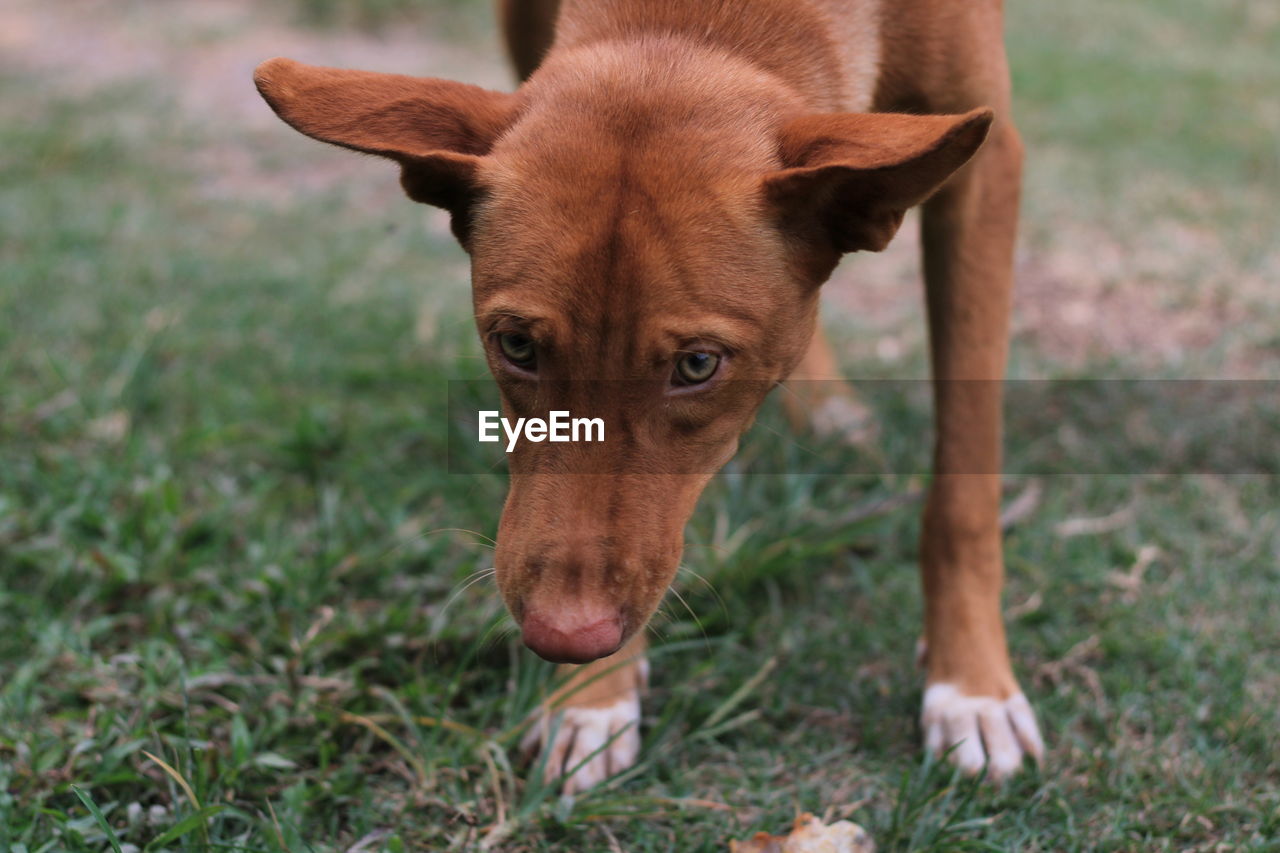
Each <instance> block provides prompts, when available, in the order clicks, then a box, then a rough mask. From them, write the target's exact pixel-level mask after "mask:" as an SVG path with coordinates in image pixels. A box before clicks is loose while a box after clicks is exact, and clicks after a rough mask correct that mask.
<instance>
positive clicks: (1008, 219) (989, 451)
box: [921, 118, 1043, 778]
mask: <svg viewBox="0 0 1280 853" xmlns="http://www.w3.org/2000/svg"><path fill="white" fill-rule="evenodd" d="M1021 159H1022V149H1021V143H1020V142H1019V139H1018V135H1017V131H1016V130H1015V129H1014V127H1013V126H1012V125H1011V124H1010V123H1009V122H1008V119H1007V118H1002V119H1001V120H999V121H998V122H997V124H995V125H994V126H993V128H992V131H991V134H990V136H989V137H988V139H987V143H986V145H985V146H984V147H983V149H982V150H981V151H980V152H979V154H978V155H977V156H976V157H975V158H974V160H973V161H972V162H971V163H970V164H969V165H968V166H967V167H966V168H965V169H964V170H963V171H961V172H959V173H957V174H956V175H955V176H954V178H953V179H952V180H951V181H950V183H949V184H947V185H946V186H945V187H944V188H943V189H942V191H940V192H939V193H938V194H937V195H936V196H935V197H934V198H933V199H931V200H930V201H929V202H928V203H927V204H926V206H925V208H924V215H923V220H922V233H923V238H924V250H925V280H926V285H927V295H928V309H929V327H930V338H931V345H932V359H933V374H934V391H935V394H934V401H935V408H936V413H935V415H936V419H937V444H936V447H935V453H934V480H933V484H932V487H931V489H930V493H929V498H928V503H927V505H926V508H925V517H924V528H923V541H922V545H921V550H922V556H921V559H922V569H923V581H924V595H925V644H926V645H925V648H926V652H925V660H926V665H927V669H928V680H927V688H926V691H925V697H924V713H923V718H922V719H923V727H924V736H925V746H926V748H927V749H929V750H930V751H932V752H934V753H940V752H942V751H945V750H946V749H948V748H950V747H953V746H954V747H955V751H954V752H953V753H952V758H953V760H955V761H956V762H957V763H958V764H959V765H960V766H961V767H962V768H964V769H965V770H966V771H968V772H977V771H979V770H980V769H981V768H982V767H983V765H984V764H985V765H986V766H987V772H988V774H989V776H991V777H994V778H1002V777H1004V776H1007V775H1009V774H1010V773H1012V772H1014V771H1015V770H1017V768H1018V767H1019V766H1020V765H1021V764H1022V759H1023V756H1024V755H1027V754H1029V755H1031V756H1033V757H1034V758H1036V759H1037V760H1039V759H1040V758H1041V755H1042V753H1043V745H1042V743H1041V739H1040V734H1039V731H1038V729H1037V727H1036V721H1035V715H1034V713H1033V712H1032V710H1031V707H1030V705H1029V704H1028V703H1027V700H1026V699H1025V697H1024V696H1023V695H1022V692H1021V691H1020V690H1019V688H1018V683H1017V681H1016V680H1015V679H1014V675H1013V669H1012V667H1011V665H1010V662H1009V652H1008V648H1007V646H1006V643H1005V632H1004V623H1003V619H1002V615H1001V601H1000V593H1001V586H1002V585H1003V581H1004V562H1003V556H1002V550H1001V537H1000V526H999V515H1000V431H1001V429H1000V421H1001V412H1000V407H1001V387H1000V381H1001V379H1002V377H1003V374H1004V369H1005V362H1006V356H1007V348H1008V344H1007V337H1008V327H1009V309H1010V296H1011V290H1012V278H1013V273H1012V265H1013V244H1014V235H1015V231H1016V223H1017V215H1018V195H1019V182H1020V175H1021Z"/></svg>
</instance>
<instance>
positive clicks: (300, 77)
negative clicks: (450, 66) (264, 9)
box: [253, 58, 515, 246]
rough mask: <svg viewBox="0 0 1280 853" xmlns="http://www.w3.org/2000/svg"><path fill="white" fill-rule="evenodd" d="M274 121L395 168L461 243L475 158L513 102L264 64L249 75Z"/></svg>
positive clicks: (448, 87) (466, 90)
mask: <svg viewBox="0 0 1280 853" xmlns="http://www.w3.org/2000/svg"><path fill="white" fill-rule="evenodd" d="M253 80H254V83H256V84H257V86H258V91H259V92H260V93H261V94H262V97H263V98H265V99H266V101H267V103H268V104H270V105H271V108H272V109H273V110H275V112H276V115H278V116H280V118H282V119H284V121H285V122H286V123H287V124H289V125H290V126H291V127H293V128H294V129H295V130H297V131H300V132H301V133H305V134H306V135H307V136H310V137H312V138H313V139H319V140H321V141H322V142H329V143H332V144H334V145H341V146H343V147H344V148H351V149H354V150H356V151H363V152H365V153H367V154H377V155H379V156H382V157H388V158H390V159H392V160H395V161H396V162H397V163H399V164H400V169H401V174H400V183H401V185H402V186H403V187H404V190H405V192H406V193H408V195H409V197H410V198H412V199H413V200H414V201H421V202H425V203H426V204H432V205H435V206H436V207H443V208H445V209H446V210H448V211H449V212H450V213H451V214H452V215H453V232H454V234H456V235H457V237H458V239H459V241H461V242H462V244H463V246H466V245H467V237H468V234H469V230H470V220H471V208H472V206H473V204H474V203H475V201H476V198H477V197H478V196H479V194H480V193H481V192H482V190H483V187H482V186H481V178H480V172H481V168H480V167H481V158H482V157H483V156H484V155H485V154H487V153H488V152H489V149H490V148H492V146H493V143H494V140H496V139H497V138H498V136H499V135H501V134H502V132H503V131H504V130H505V129H506V128H507V126H508V125H509V124H510V123H511V121H512V119H513V117H514V113H515V96H514V95H510V94H505V93H502V92H492V91H489V90H488V89H481V88H480V87H478V86H469V85H467V84H465V83H455V82H453V81H450V80H438V79H435V78H429V77H406V76H403V75H400V74H380V73H376V72H372V71H347V70H344V69H339V68H320V67H317V66H314V65H304V64H302V63H301V62H294V61H293V60H292V59H283V58H279V59H270V60H267V61H266V62H264V63H262V64H261V65H259V66H258V68H257V70H256V71H254V74H253Z"/></svg>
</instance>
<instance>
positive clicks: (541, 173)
mask: <svg viewBox="0 0 1280 853" xmlns="http://www.w3.org/2000/svg"><path fill="white" fill-rule="evenodd" d="M557 7H558V3H557V2H556V0H507V2H505V3H504V4H503V13H504V22H505V25H506V32H507V35H508V39H509V42H510V45H511V50H512V54H513V56H514V58H515V60H516V63H517V67H518V70H519V71H520V73H521V75H522V77H527V80H525V82H524V83H523V84H522V85H521V86H520V87H519V89H518V91H516V92H515V93H514V94H506V93H500V92H492V91H486V90H483V89H479V88H476V87H474V86H468V85H464V84H461V83H454V82H449V81H446V80H436V79H418V78H412V77H402V76H397V75H391V74H377V73H369V72H359V71H341V70H335V69H328V68H315V67H309V66H305V65H301V64H299V63H296V62H292V61H290V60H286V59H274V60H271V61H269V62H266V63H264V64H263V65H262V66H261V67H259V69H258V71H257V74H256V81H257V84H258V88H259V90H260V91H261V92H262V95H263V97H265V98H266V99H267V101H268V102H269V103H270V104H271V106H272V108H273V109H275V111H276V112H277V113H278V114H279V115H280V117H281V118H283V119H284V120H285V121H286V122H288V123H289V124H290V125H292V126H293V127H294V128H296V129H298V130H299V131H301V132H303V133H305V134H307V135H309V136H312V137H315V138H316V139H320V140H323V141H325V142H330V143H334V144H337V145H342V146H345V147H348V148H353V149H355V150H357V151H364V152H368V153H372V154H379V155H382V156H384V157H389V158H391V159H393V160H395V161H397V162H398V163H399V164H400V166H401V170H402V174H401V181H402V183H403V185H404V188H405V191H406V192H407V193H408V195H409V196H410V197H411V198H413V199H415V200H417V201H422V202H426V203H428V204H434V205H438V206H440V207H444V208H446V209H447V210H449V211H450V212H451V214H452V222H453V229H454V232H455V234H456V235H457V237H458V239H459V240H460V241H461V242H462V245H463V246H464V247H465V248H466V249H467V251H468V252H469V253H470V254H471V259H472V274H473V284H474V297H475V301H474V306H475V315H476V321H477V324H478V326H479V330H480V334H481V337H482V339H483V342H484V347H485V352H486V354H487V357H488V360H489V365H490V368H491V370H492V372H493V374H494V376H495V377H496V379H497V381H498V384H499V386H500V388H501V390H502V395H503V404H504V407H505V409H506V411H507V413H508V414H509V415H513V416H523V415H527V414H531V413H533V411H534V410H535V403H536V404H537V405H544V404H545V403H546V402H547V400H548V399H551V400H552V402H553V405H552V406H551V407H552V408H559V409H569V410H571V409H573V408H574V404H575V403H580V402H581V400H579V399H575V398H574V393H575V392H574V391H573V390H572V388H571V386H572V384H573V383H566V382H562V381H558V380H565V379H590V380H600V379H604V380H627V382H624V383H618V387H619V388H622V387H624V386H625V388H627V389H629V390H627V391H626V392H623V391H619V392H618V393H617V394H615V395H613V396H610V394H609V393H596V394H594V396H593V399H592V401H591V402H592V406H593V408H594V409H596V410H597V411H600V410H604V411H606V412H607V413H608V416H609V422H610V424H611V425H613V426H612V427H611V428H614V429H619V430H621V435H620V436H616V435H615V436H614V437H613V438H612V439H611V441H610V442H609V443H608V444H607V445H602V446H601V447H600V448H596V449H592V448H587V447H583V446H575V449H574V450H573V451H572V452H573V453H575V454H577V455H578V456H577V457H576V458H578V459H579V460H583V459H585V460H586V461H588V462H590V463H591V470H592V471H593V473H579V474H575V475H573V476H565V475H564V474H563V473H560V472H563V471H564V470H565V467H564V464H563V459H562V456H563V454H564V453H567V452H569V451H566V450H563V449H562V448H563V447H564V446H563V445H559V446H556V445H550V444H530V443H527V442H526V443H524V444H523V445H521V446H520V447H519V448H517V450H516V452H515V453H514V454H513V455H512V456H511V472H512V474H511V490H510V494H509V496H508V498H507V503H506V507H505V509H504V511H503V516H502V522H501V525H500V527H499V532H498V547H497V552H496V556H495V559H496V568H497V581H498V586H499V589H500V590H501V592H502V595H503V597H504V599H505V601H506V603H507V606H508V608H509V609H510V611H511V614H512V616H513V617H514V618H515V620H516V621H517V622H518V623H519V625H520V627H521V631H522V633H523V637H524V641H525V643H526V645H528V646H529V647H530V648H531V649H533V650H534V651H535V652H537V653H538V654H540V655H542V656H543V657H546V658H548V659H551V660H555V661H559V662H562V663H570V664H587V665H586V666H582V667H580V668H579V669H577V670H576V671H575V672H574V674H573V676H572V680H571V685H570V688H569V689H566V690H562V691H561V692H560V693H559V694H558V695H557V696H555V697H553V699H552V700H551V701H550V702H549V703H548V710H551V709H554V710H558V711H561V712H563V717H562V718H561V719H562V720H563V723H562V724H561V725H560V727H559V729H558V730H557V731H558V733H557V736H556V738H555V742H554V743H549V744H547V743H544V746H545V747H546V748H547V749H549V750H550V752H551V758H550V760H549V762H548V765H547V766H548V773H549V774H551V775H553V776H561V775H563V776H566V777H567V778H566V779H565V786H566V789H567V790H569V791H573V790H579V789H581V788H584V787H586V786H589V785H591V784H593V783H595V782H597V781H599V780H601V779H603V778H604V777H605V776H607V775H609V774H610V773H613V772H616V771H618V770H620V769H622V768H623V767H625V766H626V765H628V764H630V763H631V762H633V761H634V760H635V756H636V751H637V749H638V744H639V738H638V735H637V733H636V726H637V725H638V721H639V695H640V691H641V689H642V687H643V684H644V681H645V670H646V664H645V662H644V660H643V657H642V655H643V631H642V629H643V627H644V625H645V624H646V622H647V620H648V618H649V616H650V615H651V614H652V613H653V611H654V610H655V608H656V607H657V606H658V603H659V601H660V600H661V599H662V597H663V595H664V594H665V593H666V591H667V588H668V586H669V585H670V583H671V581H672V578H673V577H674V575H675V572H676V569H677V565H678V563H679V560H680V554H681V550H682V547H683V529H684V525H685V523H686V521H687V520H688V518H689V516H690V514H691V513H692V511H693V508H694V504H695V502H696V501H697V499H698V496H699V494H700V492H701V491H702V489H703V487H704V485H705V484H706V482H707V480H708V479H709V478H710V476H711V474H712V472H714V471H715V470H716V469H717V468H718V467H719V466H720V465H722V464H723V463H724V462H725V461H726V460H728V459H729V458H730V457H731V456H732V454H733V453H734V450H735V449H736V446H737V440H738V436H739V435H740V434H741V433H742V432H743V431H744V430H745V429H746V428H747V426H748V425H749V424H750V422H751V420H752V418H753V417H754V413H755V411H756V409H757V407H758V406H759V404H760V402H761V399H762V398H763V396H764V394H765V392H766V391H767V389H768V388H769V387H771V386H772V385H774V384H776V383H778V382H781V381H782V380H784V379H786V378H787V377H788V376H792V377H803V378H830V377H832V376H834V364H835V359H834V358H833V357H832V355H831V353H830V351H829V350H828V348H827V345H826V343H825V341H824V340H823V338H822V337H821V335H820V333H818V332H817V331H816V322H815V319H816V314H817V308H818V290H819V285H820V284H822V282H823V281H825V280H826V279H827V277H828V276H829V275H830V274H831V272H832V270H833V269H834V267H835V265H836V263H837V262H838V261H839V259H840V257H841V255H842V254H844V253H846V252H853V251H858V250H867V251H878V250H880V249H883V248H884V247H885V245H886V244H887V243H888V242H889V240H890V238H891V237H892V236H893V235H894V233H895V232H896V230H897V228H898V226H899V224H900V223H901V221H902V217H903V214H904V212H905V211H906V210H907V209H908V208H910V207H912V206H914V205H917V204H920V203H922V202H923V203H924V207H923V235H924V249H925V276H926V283H927V292H928V315H929V324H930V333H931V342H932V358H933V371H934V377H935V402H936V416H937V445H936V450H935V460H934V461H935V476H934V479H933V484H932V487H931V489H930V492H929V498H928V503H927V506H926V509H925V517H924V533H923V543H922V555H923V556H922V562H923V567H922V568H923V578H924V594H925V598H926V607H925V641H926V649H927V653H926V661H927V689H926V691H925V695H924V712H923V726H924V732H925V745H926V748H927V749H929V750H932V751H935V752H937V751H941V750H944V749H946V748H948V747H950V746H953V745H958V746H957V748H956V749H955V750H954V751H953V752H952V757H953V759H954V760H956V761H957V762H958V763H959V764H960V765H961V766H962V767H963V768H965V769H966V770H969V771H977V770H979V769H980V768H982V767H983V766H984V765H985V766H986V767H987V768H988V772H989V774H990V775H992V776H994V777H1004V776H1006V775H1008V774H1010V773H1012V772H1013V771H1014V770H1016V769H1017V768H1018V767H1019V765H1020V764H1021V763H1022V760H1023V757H1024V756H1025V755H1028V754H1029V755H1031V756H1033V757H1035V758H1036V759H1039V758H1040V756H1041V753H1042V749H1043V748H1042V746H1041V740H1040V735H1039V733H1038V731H1037V728H1036V722H1035V717H1034V714H1033V712H1032V711H1031V708H1030V706H1029V705H1028V704H1027V701H1026V699H1025V698H1024V697H1023V695H1022V693H1021V692H1020V691H1019V689H1018V684H1017V682H1016V681H1015V679H1014V675H1013V671H1012V668H1011V666H1010V662H1009V655H1008V650H1007V647H1006V643H1005V636H1004V626H1003V624H1002V620H1001V609H1000V590H1001V585H1002V581H1003V561H1002V556H1001V542H1000V530H999V525H998V513H999V500H1000V476H999V470H1000V404H1001V393H1000V387H999V382H998V381H992V380H999V379H1000V377H1001V376H1002V374H1003V372H1004V367H1005V356H1006V333H1007V325H1008V314H1009V297H1010V286H1011V265H1012V253H1013V243H1014V230H1015V224H1016V220H1017V213H1018V192H1019V180H1020V168H1021V165H1020V164H1021V156H1022V152H1021V144H1020V142H1019V139H1018V135H1017V132H1016V131H1015V129H1014V127H1013V124H1012V122H1011V120H1010V117H1009V78H1008V70H1007V67H1006V60H1005V54H1004V49H1003V46H1002V33H1001V7H1000V2H999V0H967V2H951V0H895V2H892V3H890V2H885V0H696V2H695V0H685V2H681V0H565V2H564V3H563V8H562V9H558V8H557ZM906 113H915V114H914V115H912V114H906ZM984 140H985V144H984ZM547 380H552V381H547ZM730 380H751V381H730ZM956 380H987V381H980V382H970V381H956ZM593 454H594V455H593ZM600 454H604V455H603V456H601V455H600ZM624 456H625V457H627V459H628V460H631V462H632V463H634V460H636V459H645V460H651V461H652V463H653V467H652V472H648V473H646V472H645V471H644V470H635V466H634V465H631V467H628V466H627V465H624V464H623V462H622V457H624ZM641 468H642V469H643V466H641ZM653 472H658V473H653ZM602 673H603V675H602ZM573 688H580V689H576V690H575V689H573ZM545 733H546V730H545V728H541V729H538V731H536V732H535V736H538V735H539V734H542V735H545ZM611 737H612V740H610V738H611ZM602 747H603V748H602ZM592 753H596V754H595V755H594V756H593V755H592ZM575 768H576V769H575Z"/></svg>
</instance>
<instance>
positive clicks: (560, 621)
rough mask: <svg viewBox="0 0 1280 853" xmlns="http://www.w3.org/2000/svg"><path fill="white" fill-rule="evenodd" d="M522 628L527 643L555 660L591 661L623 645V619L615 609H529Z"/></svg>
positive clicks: (560, 661)
mask: <svg viewBox="0 0 1280 853" xmlns="http://www.w3.org/2000/svg"><path fill="white" fill-rule="evenodd" d="M520 630H521V632H522V634H523V638H524V644H525V645H526V646H528V647H529V648H530V649H532V650H533V651H534V652H535V653H536V654H537V655H538V656H539V657H542V658H546V659H547V660H549V661H551V662H553V663H590V662H591V661H593V660H597V659H598V658H602V657H606V656H608V655H611V654H613V653H614V652H616V651H617V650H618V648H619V647H620V646H621V645H622V619H621V618H620V617H619V615H618V614H617V613H616V612H614V613H608V614H605V613H603V612H601V611H598V610H597V611H594V612H591V613H589V614H583V613H572V612H566V610H563V609H560V608H556V609H551V610H536V611H535V610H527V611H526V612H525V617H524V620H523V622H522V623H521V625H520Z"/></svg>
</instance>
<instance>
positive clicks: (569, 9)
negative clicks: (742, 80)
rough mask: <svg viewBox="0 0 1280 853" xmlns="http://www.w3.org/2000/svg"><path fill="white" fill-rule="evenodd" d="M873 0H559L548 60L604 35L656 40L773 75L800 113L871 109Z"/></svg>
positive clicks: (698, 59) (609, 39)
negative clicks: (681, 0)
mask: <svg viewBox="0 0 1280 853" xmlns="http://www.w3.org/2000/svg"><path fill="white" fill-rule="evenodd" d="M874 6H875V4H874V3H871V2H867V0H699V2H693V3H671V2H663V0H591V2H584V0H565V2H564V4H563V8H562V11H561V16H560V21H559V24H558V27H557V36H556V43H555V45H554V47H553V48H552V51H551V56H550V57H549V60H550V61H554V60H555V59H556V58H557V54H560V53H567V52H573V51H576V50H579V49H581V48H583V47H586V46H590V45H600V44H603V43H607V44H609V45H611V49H612V50H615V51H616V50H617V49H618V47H619V46H621V45H626V44H628V43H632V44H640V43H645V42H649V43H652V42H654V41H655V40H657V41H659V42H665V43H667V44H668V45H669V46H671V48H672V50H671V52H670V53H669V59H670V60H671V61H674V62H680V61H684V62H692V63H695V64H703V70H704V71H705V68H706V65H705V63H706V62H707V61H708V60H709V59H710V60H712V61H714V59H715V58H716V57H717V56H718V57H720V58H722V59H723V60H725V61H727V62H729V63H731V64H737V63H742V64H745V65H747V66H750V67H751V68H752V69H754V71H755V72H756V73H757V74H760V75H766V76H768V77H770V78H773V81H774V84H775V86H777V87H780V88H782V89H785V90H786V91H787V92H788V93H789V95H790V96H791V97H792V98H794V99H795V100H796V101H797V102H798V104H799V105H801V106H800V108H801V109H802V110H803V111H805V112H855V111H866V110H869V109H870V108H871V102H872V95H873V92H874V89H875V82H876V81H875V75H876V70H877V66H878V54H879V34H878V32H877V30H878V27H877V26H876V21H877V16H876V13H875V9H874Z"/></svg>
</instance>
